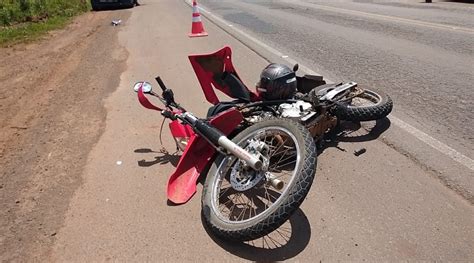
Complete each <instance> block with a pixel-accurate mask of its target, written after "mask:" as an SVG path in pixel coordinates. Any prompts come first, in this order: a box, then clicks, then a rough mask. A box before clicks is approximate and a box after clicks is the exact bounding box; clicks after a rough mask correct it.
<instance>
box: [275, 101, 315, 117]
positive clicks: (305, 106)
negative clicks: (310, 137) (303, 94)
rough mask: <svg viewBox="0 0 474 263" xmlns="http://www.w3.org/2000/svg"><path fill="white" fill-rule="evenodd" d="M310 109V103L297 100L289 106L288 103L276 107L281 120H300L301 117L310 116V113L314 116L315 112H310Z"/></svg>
mask: <svg viewBox="0 0 474 263" xmlns="http://www.w3.org/2000/svg"><path fill="white" fill-rule="evenodd" d="M311 108H312V107H311V103H308V102H304V101H301V100H299V101H297V102H295V103H291V104H290V103H283V104H280V106H279V107H278V111H279V112H280V114H281V116H282V117H283V118H292V119H298V120H300V118H301V117H303V116H307V115H308V114H311V113H313V115H314V114H315V112H313V111H311ZM309 118H310V117H309ZM309 118H307V119H309Z"/></svg>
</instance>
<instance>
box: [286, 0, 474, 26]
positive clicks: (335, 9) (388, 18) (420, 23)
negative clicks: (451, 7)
mask: <svg viewBox="0 0 474 263" xmlns="http://www.w3.org/2000/svg"><path fill="white" fill-rule="evenodd" d="M283 2H286V3H290V4H296V5H299V6H304V7H313V8H316V9H321V10H326V11H332V12H338V13H344V14H351V15H358V16H363V17H370V18H376V19H382V20H386V21H396V22H402V23H407V24H413V25H417V26H426V27H432V28H437V29H448V30H455V31H462V32H465V33H469V34H474V29H472V28H468V27H460V26H453V25H445V24H438V23H432V22H425V21H420V20H414V19H408V18H401V17H396V16H388V15H380V14H374V13H367V12H362V11H356V10H351V9H345V8H339V7H332V6H326V5H319V4H315V3H303V2H300V1H289V0H284V1H283Z"/></svg>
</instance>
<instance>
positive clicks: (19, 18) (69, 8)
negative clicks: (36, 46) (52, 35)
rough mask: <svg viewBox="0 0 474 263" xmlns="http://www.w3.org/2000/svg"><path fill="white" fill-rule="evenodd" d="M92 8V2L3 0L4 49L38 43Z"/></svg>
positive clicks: (0, 34) (0, 12)
mask: <svg viewBox="0 0 474 263" xmlns="http://www.w3.org/2000/svg"><path fill="white" fill-rule="evenodd" d="M89 8H90V7H89V0H0V45H2V46H3V45H5V44H8V43H15V42H20V41H26V40H31V39H35V38H37V37H38V36H41V35H42V34H43V33H44V32H47V31H49V30H53V29H57V28H61V27H63V26H64V25H65V24H66V23H67V22H68V21H69V20H70V18H72V17H73V16H75V15H77V14H80V13H82V12H85V11H87V10H89Z"/></svg>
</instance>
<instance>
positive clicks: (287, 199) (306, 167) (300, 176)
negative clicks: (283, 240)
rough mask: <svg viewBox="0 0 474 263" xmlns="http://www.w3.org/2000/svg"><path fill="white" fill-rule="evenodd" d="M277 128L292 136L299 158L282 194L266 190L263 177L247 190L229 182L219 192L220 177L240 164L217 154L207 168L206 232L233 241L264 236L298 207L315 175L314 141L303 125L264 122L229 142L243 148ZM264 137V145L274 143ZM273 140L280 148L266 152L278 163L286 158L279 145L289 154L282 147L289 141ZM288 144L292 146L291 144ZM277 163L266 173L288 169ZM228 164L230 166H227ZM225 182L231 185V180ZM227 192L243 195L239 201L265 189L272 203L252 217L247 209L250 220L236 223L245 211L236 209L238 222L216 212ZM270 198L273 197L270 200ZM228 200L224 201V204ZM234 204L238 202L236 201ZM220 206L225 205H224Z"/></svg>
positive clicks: (203, 205) (203, 208) (284, 120)
mask: <svg viewBox="0 0 474 263" xmlns="http://www.w3.org/2000/svg"><path fill="white" fill-rule="evenodd" d="M275 127H277V128H275ZM277 129H282V130H286V131H285V132H289V133H291V134H292V135H290V136H288V138H290V137H291V136H294V137H292V138H291V139H292V140H291V142H292V143H296V144H297V145H298V146H297V147H296V145H295V152H297V154H298V156H299V159H298V158H296V159H295V161H294V163H295V168H294V169H295V172H293V174H292V175H291V176H290V178H291V179H290V180H289V182H288V183H287V184H285V186H284V188H283V191H282V192H281V193H277V192H275V191H273V190H271V189H269V188H266V186H268V184H269V181H267V180H268V179H266V177H264V178H265V179H261V180H262V181H261V182H260V185H258V184H257V185H255V186H253V187H252V188H250V189H248V190H244V191H242V190H241V191H240V192H239V191H238V190H235V188H233V186H232V185H231V183H229V187H228V188H225V189H224V190H223V192H220V190H221V186H220V185H221V184H222V185H223V182H224V179H220V177H221V176H222V177H223V178H226V180H227V177H229V178H230V176H231V175H230V174H231V173H232V172H233V169H235V167H236V166H238V165H239V164H238V163H239V161H238V160H237V161H231V160H230V159H232V158H229V157H227V156H223V155H219V156H218V157H217V158H216V159H215V161H214V163H213V164H212V166H211V168H210V169H209V172H208V176H207V178H206V181H205V183H204V188H203V195H202V215H203V219H204V223H205V224H206V225H207V227H208V229H210V230H211V231H212V232H213V233H214V234H215V235H216V236H217V237H219V238H222V239H226V240H234V241H246V240H253V239H257V238H260V237H263V236H265V235H267V234H269V233H270V232H272V231H274V230H275V229H277V228H278V227H280V226H281V225H282V224H283V223H284V222H285V221H286V220H288V219H289V217H290V216H291V215H292V214H293V213H294V212H295V211H296V210H297V209H298V208H299V206H300V205H301V203H302V202H303V200H304V199H305V197H306V195H307V194H308V192H309V190H310V188H311V185H312V183H313V180H314V176H315V172H316V146H315V143H314V141H313V138H312V137H311V135H310V133H309V132H308V130H307V129H306V128H305V127H304V126H302V125H301V124H299V123H296V122H294V121H291V120H288V119H270V120H265V121H262V122H259V123H257V124H255V125H253V126H250V127H249V128H247V129H245V130H243V131H242V132H241V133H239V134H237V136H235V138H233V140H232V141H234V142H235V143H237V144H239V145H240V146H241V147H243V148H245V147H246V144H248V141H249V139H251V138H255V137H256V136H264V135H262V134H265V135H267V134H271V133H272V134H273V131H277ZM289 133H288V134H289ZM254 134H255V135H254ZM252 136H255V137H252ZM266 138H267V137H265V142H266V143H267V144H266V145H269V144H270V145H271V144H274V141H273V139H272V140H271V141H270V142H267V141H266ZM275 138H280V139H279V140H278V139H277V141H278V144H279V145H278V147H277V146H272V147H274V148H272V149H271V150H270V151H269V155H270V157H269V160H272V158H274V159H273V160H276V159H277V158H280V160H281V159H282V158H283V156H286V155H284V154H283V153H282V152H283V150H280V149H281V147H282V146H281V145H283V149H286V150H284V151H285V153H286V151H288V150H287V149H288V148H285V147H287V146H286V145H287V142H288V141H287V140H288V139H285V141H283V140H282V138H283V137H281V135H275ZM289 145H291V143H290V144H289ZM275 152H276V153H279V154H281V157H279V156H280V155H279V154H276V155H275ZM272 153H273V155H272ZM275 156H276V157H275ZM285 158H286V157H285ZM290 158H291V156H290ZM234 159H235V158H234ZM280 160H279V161H280ZM287 160H290V159H286V160H285V161H283V162H287ZM291 160H292V159H291ZM279 161H278V162H279ZM278 162H276V164H275V162H273V164H275V165H276V167H275V168H274V170H272V169H273V168H271V166H272V163H271V161H270V165H269V166H270V170H269V171H270V172H271V173H272V174H273V173H274V172H275V171H276V170H280V171H279V172H280V173H281V174H283V172H282V171H283V170H288V169H285V168H284V167H286V164H284V165H282V166H278V164H279V163H278ZM292 162H293V161H292ZM227 163H228V164H230V165H228V164H227ZM222 166H224V168H225V169H228V171H229V172H225V173H223V172H221V167H222ZM285 172H287V171H285ZM241 173H242V171H241V170H239V171H238V174H239V175H238V176H240V175H241ZM280 176H281V175H280ZM227 181H228V182H230V180H227ZM229 189H230V191H231V192H232V191H233V192H235V193H236V194H235V195H237V194H243V196H242V195H239V198H242V199H243V198H244V197H245V198H247V199H248V200H251V199H250V198H249V197H248V195H250V196H251V197H252V198H253V197H256V196H257V198H259V197H261V195H258V192H260V193H262V192H263V190H262V189H264V190H265V193H266V194H267V193H268V198H269V199H273V200H272V201H271V202H272V203H271V204H269V203H266V204H264V205H265V206H264V207H263V210H261V208H253V209H254V211H255V212H254V216H253V217H252V208H250V211H249V213H250V218H249V219H246V220H244V219H243V220H241V221H238V219H239V217H240V215H241V214H242V213H243V214H244V215H243V217H244V216H245V214H246V213H245V211H246V208H238V209H240V210H242V212H240V215H239V217H238V218H237V221H230V219H228V220H227V219H226V220H224V219H222V218H221V217H222V215H221V213H222V211H221V210H220V209H219V205H221V204H220V201H219V200H220V199H221V198H222V199H223V198H224V197H221V196H222V195H223V194H224V193H225V192H226V191H228V190H229ZM275 189H276V188H275ZM267 191H268V192H267ZM214 194H215V195H214ZM217 194H219V198H216V199H215V200H216V202H215V203H214V202H213V200H214V196H216V197H217ZM253 194H255V195H253ZM277 194H281V195H279V196H278V197H274V196H272V195H277ZM230 196H231V195H230V192H229V193H228V196H227V198H228V200H229V201H230V198H231V197H230ZM270 196H272V197H271V198H270ZM226 200H227V199H226ZM229 201H226V203H227V202H229ZM252 201H254V199H252ZM237 202H241V201H239V200H237ZM260 202H261V203H262V204H263V203H264V201H262V200H257V203H260ZM213 204H215V205H216V206H217V207H218V208H217V209H216V208H215V206H214V205H213ZM231 204H234V206H235V205H236V203H235V199H234V200H233V201H232V203H231ZM231 204H228V206H230V205H231ZM223 205H224V206H225V204H223ZM239 205H240V206H243V203H240V204H239ZM245 205H247V206H248V203H245ZM228 206H225V207H224V209H225V208H228ZM267 206H268V207H267ZM236 207H237V206H236ZM229 210H231V211H230V214H232V209H230V208H229ZM237 213H238V212H237ZM230 217H231V215H229V218H230ZM234 217H235V215H234Z"/></svg>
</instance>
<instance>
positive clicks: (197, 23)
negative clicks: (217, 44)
mask: <svg viewBox="0 0 474 263" xmlns="http://www.w3.org/2000/svg"><path fill="white" fill-rule="evenodd" d="M205 36H207V32H206V31H205V30H204V26H203V25H202V21H201V14H200V13H199V7H198V6H197V2H196V0H193V25H192V28H191V33H190V34H189V37H205Z"/></svg>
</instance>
